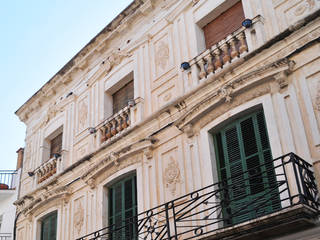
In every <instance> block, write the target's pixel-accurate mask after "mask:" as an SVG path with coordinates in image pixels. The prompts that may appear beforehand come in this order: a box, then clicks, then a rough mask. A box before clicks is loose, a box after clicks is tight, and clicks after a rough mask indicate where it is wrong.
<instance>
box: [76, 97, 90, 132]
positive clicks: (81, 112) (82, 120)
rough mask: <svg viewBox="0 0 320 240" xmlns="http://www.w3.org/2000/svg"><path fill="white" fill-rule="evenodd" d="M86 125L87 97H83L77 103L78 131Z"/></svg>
mask: <svg viewBox="0 0 320 240" xmlns="http://www.w3.org/2000/svg"><path fill="white" fill-rule="evenodd" d="M87 127H88V99H87V97H85V98H83V99H82V100H81V101H80V102H79V104H78V132H80V131H82V130H83V129H85V128H87Z"/></svg>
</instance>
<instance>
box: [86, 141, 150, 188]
mask: <svg viewBox="0 0 320 240" xmlns="http://www.w3.org/2000/svg"><path fill="white" fill-rule="evenodd" d="M155 142H156V139H153V138H150V139H143V140H141V141H139V142H136V143H133V144H131V145H129V146H126V147H124V148H122V149H121V150H119V151H117V152H111V153H109V154H107V155H104V156H103V157H102V158H101V159H99V160H96V163H95V164H94V165H93V166H92V167H91V168H89V169H88V170H87V171H85V172H84V173H83V174H82V176H81V179H82V180H83V181H84V182H85V183H86V184H87V185H89V186H90V187H91V188H95V186H96V181H95V179H96V178H97V177H98V176H99V175H100V174H101V173H103V172H105V171H107V169H110V168H118V169H119V168H120V167H121V165H122V161H124V160H126V159H129V158H130V157H132V156H135V155H137V154H139V153H146V151H150V150H152V149H153V145H154V144H155ZM147 156H150V153H149V154H148V155H147ZM93 161H94V160H93ZM132 163H134V162H132Z"/></svg>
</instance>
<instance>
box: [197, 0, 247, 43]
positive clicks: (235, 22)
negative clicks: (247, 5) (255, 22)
mask: <svg viewBox="0 0 320 240" xmlns="http://www.w3.org/2000/svg"><path fill="white" fill-rule="evenodd" d="M244 19H245V17H244V12H243V7H242V3H241V1H239V2H238V3H236V4H235V5H233V6H232V7H231V8H229V9H228V10H226V11H225V12H223V13H222V14H220V15H219V16H218V17H216V18H215V19H214V20H213V21H211V22H209V23H208V24H207V25H206V26H204V27H203V32H204V37H205V42H206V47H207V48H210V47H211V46H213V45H214V44H216V43H218V42H219V41H221V40H222V39H224V38H226V37H227V36H228V35H229V34H231V33H233V32H235V31H236V30H237V29H239V28H240V27H241V23H242V21H243V20H244Z"/></svg>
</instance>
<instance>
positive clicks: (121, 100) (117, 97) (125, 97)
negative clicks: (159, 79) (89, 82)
mask: <svg viewBox="0 0 320 240" xmlns="http://www.w3.org/2000/svg"><path fill="white" fill-rule="evenodd" d="M133 94H134V93H133V81H130V82H129V83H127V84H126V85H124V86H123V87H122V88H120V89H119V90H118V91H116V92H115V93H114V94H113V95H112V100H113V114H115V113H117V112H118V111H120V110H121V109H122V108H124V107H125V106H127V105H128V101H129V100H132V99H133Z"/></svg>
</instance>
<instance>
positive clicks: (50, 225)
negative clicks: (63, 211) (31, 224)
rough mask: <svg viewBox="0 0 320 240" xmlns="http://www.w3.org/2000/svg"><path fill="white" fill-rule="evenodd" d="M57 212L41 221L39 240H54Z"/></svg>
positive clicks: (55, 236)
mask: <svg viewBox="0 0 320 240" xmlns="http://www.w3.org/2000/svg"><path fill="white" fill-rule="evenodd" d="M56 238H57V212H55V213H53V214H50V215H48V216H46V217H45V218H44V219H43V220H42V221H41V240H56Z"/></svg>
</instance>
